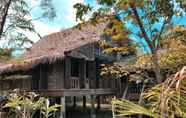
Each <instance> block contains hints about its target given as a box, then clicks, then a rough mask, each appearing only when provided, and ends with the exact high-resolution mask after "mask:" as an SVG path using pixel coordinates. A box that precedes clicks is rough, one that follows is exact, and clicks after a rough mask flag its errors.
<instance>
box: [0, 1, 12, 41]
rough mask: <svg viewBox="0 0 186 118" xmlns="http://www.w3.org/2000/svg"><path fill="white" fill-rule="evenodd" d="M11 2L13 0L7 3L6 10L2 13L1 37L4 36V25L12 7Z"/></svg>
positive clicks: (0, 23)
mask: <svg viewBox="0 0 186 118" xmlns="http://www.w3.org/2000/svg"><path fill="white" fill-rule="evenodd" d="M11 2H12V0H9V1H8V2H7V3H5V5H4V7H5V8H4V11H3V13H2V18H1V19H0V20H1V21H0V39H1V37H2V34H3V29H4V26H5V22H6V18H7V15H8V10H9V8H10V5H11Z"/></svg>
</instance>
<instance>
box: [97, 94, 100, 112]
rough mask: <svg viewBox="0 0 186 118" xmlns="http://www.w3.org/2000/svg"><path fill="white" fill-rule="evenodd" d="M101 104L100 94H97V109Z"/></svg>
mask: <svg viewBox="0 0 186 118" xmlns="http://www.w3.org/2000/svg"><path fill="white" fill-rule="evenodd" d="M100 108H101V105H100V96H97V109H100Z"/></svg>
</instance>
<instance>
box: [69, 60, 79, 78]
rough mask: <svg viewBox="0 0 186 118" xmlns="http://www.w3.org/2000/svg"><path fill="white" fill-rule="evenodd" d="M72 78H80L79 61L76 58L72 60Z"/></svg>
mask: <svg viewBox="0 0 186 118" xmlns="http://www.w3.org/2000/svg"><path fill="white" fill-rule="evenodd" d="M71 76H72V77H79V61H78V59H75V58H71Z"/></svg>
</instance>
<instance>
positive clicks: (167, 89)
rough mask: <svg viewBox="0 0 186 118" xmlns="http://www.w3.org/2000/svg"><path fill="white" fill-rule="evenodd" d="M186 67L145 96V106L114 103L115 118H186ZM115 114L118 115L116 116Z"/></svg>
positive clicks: (124, 102)
mask: <svg viewBox="0 0 186 118" xmlns="http://www.w3.org/2000/svg"><path fill="white" fill-rule="evenodd" d="M185 86H186V67H183V68H182V70H181V71H179V72H177V73H176V74H175V75H173V76H171V77H169V78H167V79H166V80H165V81H164V82H163V83H161V84H158V85H156V86H155V87H153V88H151V89H150V90H148V91H147V92H146V93H145V94H144V99H145V100H146V106H145V104H144V105H143V106H140V105H138V104H135V103H133V102H130V101H128V100H125V99H124V100H118V99H114V100H113V101H112V105H113V113H114V116H121V115H123V116H128V115H137V114H138V115H146V116H149V117H153V118H175V117H181V118H185V117H186V109H185V108H186V104H185V103H186V97H185V96H186V95H185V93H186V87H185ZM115 113H117V114H116V115H115Z"/></svg>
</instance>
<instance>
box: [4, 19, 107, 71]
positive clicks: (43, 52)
mask: <svg viewBox="0 0 186 118" xmlns="http://www.w3.org/2000/svg"><path fill="white" fill-rule="evenodd" d="M105 26H106V23H104V22H101V23H99V24H97V25H96V26H95V25H92V24H90V23H86V24H83V25H82V26H81V28H79V27H77V26H76V27H73V28H71V29H66V30H63V31H60V32H56V33H53V34H50V35H47V36H44V37H43V38H42V39H41V40H39V41H38V42H37V43H35V44H33V46H32V47H31V49H30V50H29V51H27V52H26V53H25V54H24V55H23V57H22V58H21V59H19V60H12V61H9V62H7V63H0V73H5V72H14V71H19V70H28V69H31V68H33V67H34V66H36V65H38V64H41V63H52V62H55V60H56V59H61V58H64V56H65V52H68V51H70V50H73V49H76V48H78V47H80V46H83V45H86V44H89V43H93V42H96V41H98V40H100V36H101V35H102V33H103V29H104V28H105Z"/></svg>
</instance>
